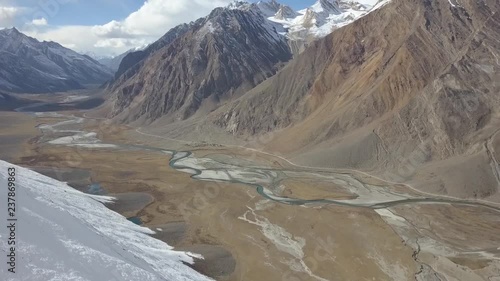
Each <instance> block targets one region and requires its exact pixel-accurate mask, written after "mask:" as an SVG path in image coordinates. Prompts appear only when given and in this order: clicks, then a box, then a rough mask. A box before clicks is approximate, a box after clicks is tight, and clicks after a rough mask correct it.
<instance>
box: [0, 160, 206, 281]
mask: <svg viewBox="0 0 500 281" xmlns="http://www.w3.org/2000/svg"><path fill="white" fill-rule="evenodd" d="M9 167H15V168H16V179H17V192H16V202H17V204H18V205H17V208H16V211H17V212H16V217H17V219H18V224H19V226H18V229H17V245H16V246H17V248H16V251H17V261H18V263H17V267H18V268H17V273H16V276H15V278H16V279H15V280H30V281H38V280H39V281H46V280H78V281H83V280H88V281H95V280H113V281H120V280H127V281H128V280H141V281H156V280H158V281H160V280H161V281H165V280H176V281H177V280H178V281H188V280H190V281H191V280H203V281H208V280H210V279H209V278H208V277H205V276H203V275H201V274H199V273H197V272H195V271H194V270H193V269H191V268H190V267H189V266H187V265H186V264H185V263H192V262H193V255H191V254H189V253H185V252H178V251H174V250H172V247H170V246H168V245H167V244H165V243H163V242H161V241H159V240H156V239H154V238H152V237H150V236H149V235H148V234H152V233H154V232H153V231H151V230H150V229H148V228H144V227H140V226H138V225H135V224H134V223H132V222H130V221H128V220H127V219H125V218H124V217H123V216H121V215H119V214H117V213H115V212H113V211H111V210H109V209H108V208H106V207H105V206H104V205H103V203H102V202H108V201H110V200H112V198H109V197H101V196H91V195H87V194H84V193H81V192H79V191H77V190H74V189H72V188H71V187H69V186H68V185H67V184H65V183H62V182H59V181H57V180H54V179H51V178H49V177H46V176H43V175H40V174H38V173H35V172H33V171H30V170H28V169H25V168H21V167H17V166H14V165H11V164H9V163H7V162H4V161H0V184H1V185H2V186H3V187H6V186H7V184H6V182H7V180H6V179H7V178H8V175H7V169H8V168H9ZM0 193H2V194H1V196H0V198H2V199H5V198H6V197H7V188H3V189H2V190H1V191H0ZM6 203H7V200H0V208H1V209H2V210H7V206H6ZM5 216H6V212H5V211H4V212H1V213H0V219H1V220H2V221H6V219H7V218H6V217H5ZM6 231H7V228H5V227H2V228H0V249H8V247H9V248H10V246H8V245H7V239H6V237H8V236H7V233H6ZM6 268H7V266H1V267H0V276H4V277H8V276H10V275H9V274H11V273H9V272H7V271H6V270H7V269H6ZM7 280H12V279H7Z"/></svg>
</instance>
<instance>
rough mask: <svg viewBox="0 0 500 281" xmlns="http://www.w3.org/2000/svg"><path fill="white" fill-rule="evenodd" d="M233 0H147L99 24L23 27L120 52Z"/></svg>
mask: <svg viewBox="0 0 500 281" xmlns="http://www.w3.org/2000/svg"><path fill="white" fill-rule="evenodd" d="M0 1H1V0H0ZM230 2H232V0H168V1H166V0H147V1H146V2H144V4H143V6H142V7H141V8H139V9H138V10H137V11H135V12H133V13H131V14H130V15H129V16H128V17H126V18H125V19H123V20H121V21H118V20H113V21H110V22H109V23H107V24H104V25H99V26H60V27H52V26H45V27H44V28H37V26H35V27H33V25H32V27H31V28H29V27H26V30H23V31H25V32H26V33H27V34H28V35H30V36H33V37H35V38H37V39H39V40H47V41H56V42H58V43H61V44H62V45H64V46H75V47H74V49H75V50H76V51H79V52H93V53H95V54H98V55H116V54H120V53H123V52H125V51H127V50H129V49H131V48H135V47H138V46H143V45H144V44H145V43H151V42H153V41H155V40H156V39H158V38H159V37H161V36H162V35H163V34H165V33H166V32H167V31H168V30H169V29H170V28H173V27H175V26H177V25H179V24H181V23H186V22H190V21H193V20H196V19H198V18H200V17H203V16H206V15H208V14H209V13H210V11H212V10H213V9H214V8H216V7H220V6H225V5H228V4H229V3H230ZM33 23H34V22H33ZM38 27H40V26H38Z"/></svg>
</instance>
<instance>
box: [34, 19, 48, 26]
mask: <svg viewBox="0 0 500 281" xmlns="http://www.w3.org/2000/svg"><path fill="white" fill-rule="evenodd" d="M31 23H32V24H33V25H37V26H44V25H47V24H48V22H47V19H45V18H39V19H34V20H32V21H31Z"/></svg>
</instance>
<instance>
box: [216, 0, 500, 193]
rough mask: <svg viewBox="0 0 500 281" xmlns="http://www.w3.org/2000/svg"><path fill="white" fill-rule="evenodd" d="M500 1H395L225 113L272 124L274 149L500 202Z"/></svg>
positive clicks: (242, 130) (225, 120)
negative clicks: (499, 138) (499, 167)
mask: <svg viewBox="0 0 500 281" xmlns="http://www.w3.org/2000/svg"><path fill="white" fill-rule="evenodd" d="M499 9H500V3H499V2H498V1H451V2H450V1H447V0H440V1H419V0H418V1H417V0H397V1H393V2H391V3H390V4H388V5H386V6H384V7H383V8H381V9H379V10H377V11H374V12H373V13H371V14H369V15H367V16H365V17H363V18H361V19H359V20H358V21H356V22H354V23H352V24H350V25H348V26H345V27H343V28H341V29H338V30H336V31H334V32H333V33H332V34H331V35H329V36H327V37H326V38H324V39H322V40H319V41H317V42H315V43H313V44H312V45H311V46H310V47H309V48H308V49H306V50H305V51H304V53H302V54H301V55H300V56H299V57H297V58H296V59H295V60H293V61H292V62H290V63H289V64H288V65H287V66H286V67H285V68H284V69H283V70H282V71H281V72H280V73H278V74H277V75H275V76H274V77H272V78H271V79H269V80H268V81H266V82H265V83H263V84H261V85H259V86H258V87H256V88H255V89H253V90H252V91H250V92H249V93H247V94H246V95H245V96H243V97H242V98H240V99H238V100H237V101H234V102H232V103H230V104H228V105H226V106H225V107H223V108H221V109H219V110H218V111H217V112H215V114H213V115H212V118H213V122H214V123H215V124H217V125H218V126H220V127H222V128H224V129H225V130H226V131H227V132H229V133H231V134H235V135H239V136H240V137H244V136H252V135H259V134H266V133H271V134H272V136H273V138H272V140H271V141H270V142H269V143H268V144H267V149H268V150H270V151H274V152H276V153H283V154H286V155H295V159H296V161H299V162H301V163H303V164H308V165H322V166H325V167H342V168H355V169H363V170H367V171H372V172H375V173H377V174H379V175H381V176H383V177H384V178H386V179H389V180H392V181H398V182H403V181H405V182H410V183H413V184H414V185H415V186H417V187H419V188H421V189H425V190H428V191H431V192H434V193H443V194H449V195H455V196H461V197H478V198H490V199H491V200H496V201H497V200H498V199H500V198H498V197H499V196H498V182H499V179H500V178H499V176H498V175H499V173H498V170H499V169H498V165H497V160H496V159H497V157H498V155H496V152H495V151H498V145H499V144H500V142H499V141H498V139H497V134H496V133H497V128H498V125H499V119H498V117H499V111H498V104H499V102H500V98H499V96H498V92H499V90H500V84H499V81H500V64H498V62H499V60H498V58H499V57H500V51H499V50H500V43H499V41H498V38H500V28H499V26H500V14H499ZM214 116H215V117H214ZM278 131H279V133H275V132H278Z"/></svg>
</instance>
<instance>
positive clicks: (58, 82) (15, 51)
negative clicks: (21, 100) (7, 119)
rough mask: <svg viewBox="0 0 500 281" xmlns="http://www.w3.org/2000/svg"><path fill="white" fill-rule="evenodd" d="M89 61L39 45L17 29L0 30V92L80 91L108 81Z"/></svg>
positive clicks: (107, 73) (103, 69)
mask: <svg viewBox="0 0 500 281" xmlns="http://www.w3.org/2000/svg"><path fill="white" fill-rule="evenodd" d="M111 72H112V71H111V70H109V69H108V68H106V67H105V66H103V65H101V64H99V63H98V62H97V61H95V60H93V59H92V58H90V57H88V56H85V55H80V54H78V53H76V52H74V51H72V50H70V49H67V48H64V47H63V46H61V45H59V44H57V43H54V42H39V41H37V40H36V39H34V38H31V37H28V36H26V35H24V34H22V33H21V32H19V31H18V30H17V29H15V28H12V29H3V30H0V89H1V90H5V91H10V92H27V93H43V92H56V91H66V90H72V89H81V88H83V87H84V85H85V84H100V83H103V82H105V81H106V80H108V79H110V78H111Z"/></svg>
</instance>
